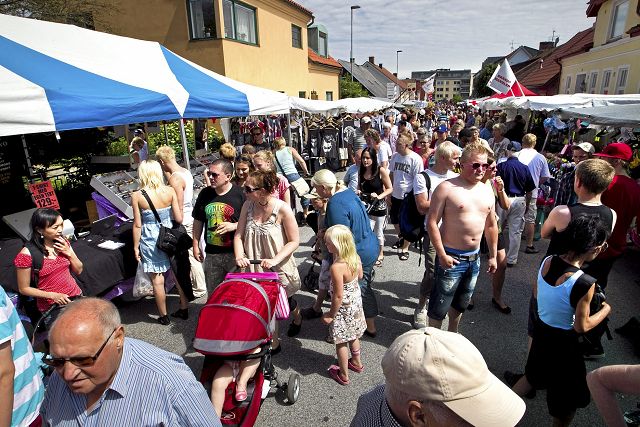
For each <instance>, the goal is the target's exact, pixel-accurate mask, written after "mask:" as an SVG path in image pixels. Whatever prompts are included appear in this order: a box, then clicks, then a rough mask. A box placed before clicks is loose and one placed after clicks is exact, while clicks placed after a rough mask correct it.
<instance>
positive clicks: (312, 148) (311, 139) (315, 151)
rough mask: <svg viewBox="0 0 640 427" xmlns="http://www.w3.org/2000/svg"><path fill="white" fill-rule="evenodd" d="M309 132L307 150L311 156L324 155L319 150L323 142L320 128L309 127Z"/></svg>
mask: <svg viewBox="0 0 640 427" xmlns="http://www.w3.org/2000/svg"><path fill="white" fill-rule="evenodd" d="M308 133H309V135H308V139H307V150H306V151H307V152H308V153H309V157H324V155H323V154H322V153H321V152H320V151H319V148H320V144H321V134H320V129H317V128H315V129H309V132H308Z"/></svg>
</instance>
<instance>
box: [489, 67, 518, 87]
mask: <svg viewBox="0 0 640 427" xmlns="http://www.w3.org/2000/svg"><path fill="white" fill-rule="evenodd" d="M515 82H516V75H515V74H513V70H512V69H511V66H510V65H509V61H507V60H506V59H505V60H504V62H502V64H500V66H499V67H498V68H496V70H495V71H494V72H493V75H492V76H491V78H490V79H489V82H488V83H487V86H488V87H489V88H490V89H491V90H493V91H494V92H497V93H507V92H509V89H511V86H513V84H514V83H515Z"/></svg>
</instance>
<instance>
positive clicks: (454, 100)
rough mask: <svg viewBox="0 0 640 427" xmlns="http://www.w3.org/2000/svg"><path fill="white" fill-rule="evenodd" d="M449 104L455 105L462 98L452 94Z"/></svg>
mask: <svg viewBox="0 0 640 427" xmlns="http://www.w3.org/2000/svg"><path fill="white" fill-rule="evenodd" d="M451 102H455V103H456V104H457V103H458V102H462V97H461V96H460V94H457V93H456V94H454V95H453V97H452V98H451Z"/></svg>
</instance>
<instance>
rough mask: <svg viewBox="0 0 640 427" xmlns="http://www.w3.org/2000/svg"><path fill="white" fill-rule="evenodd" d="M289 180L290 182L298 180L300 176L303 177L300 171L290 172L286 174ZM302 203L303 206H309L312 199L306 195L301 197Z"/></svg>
mask: <svg viewBox="0 0 640 427" xmlns="http://www.w3.org/2000/svg"><path fill="white" fill-rule="evenodd" d="M286 178H287V181H289V182H293V181H297V180H299V179H300V178H302V177H301V176H300V174H299V173H296V172H294V173H290V174H289V175H286ZM300 204H301V205H302V208H303V209H304V208H308V207H309V205H310V204H311V201H310V200H309V199H307V198H306V197H300Z"/></svg>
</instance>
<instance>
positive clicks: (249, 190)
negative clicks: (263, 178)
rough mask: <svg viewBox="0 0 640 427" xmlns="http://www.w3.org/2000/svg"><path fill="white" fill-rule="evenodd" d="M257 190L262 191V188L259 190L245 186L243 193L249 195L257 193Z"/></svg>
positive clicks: (258, 188)
mask: <svg viewBox="0 0 640 427" xmlns="http://www.w3.org/2000/svg"><path fill="white" fill-rule="evenodd" d="M258 190H262V188H260V187H256V188H252V187H249V186H248V185H245V186H244V191H245V192H246V193H247V194H249V193H254V192H256V191H258Z"/></svg>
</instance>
